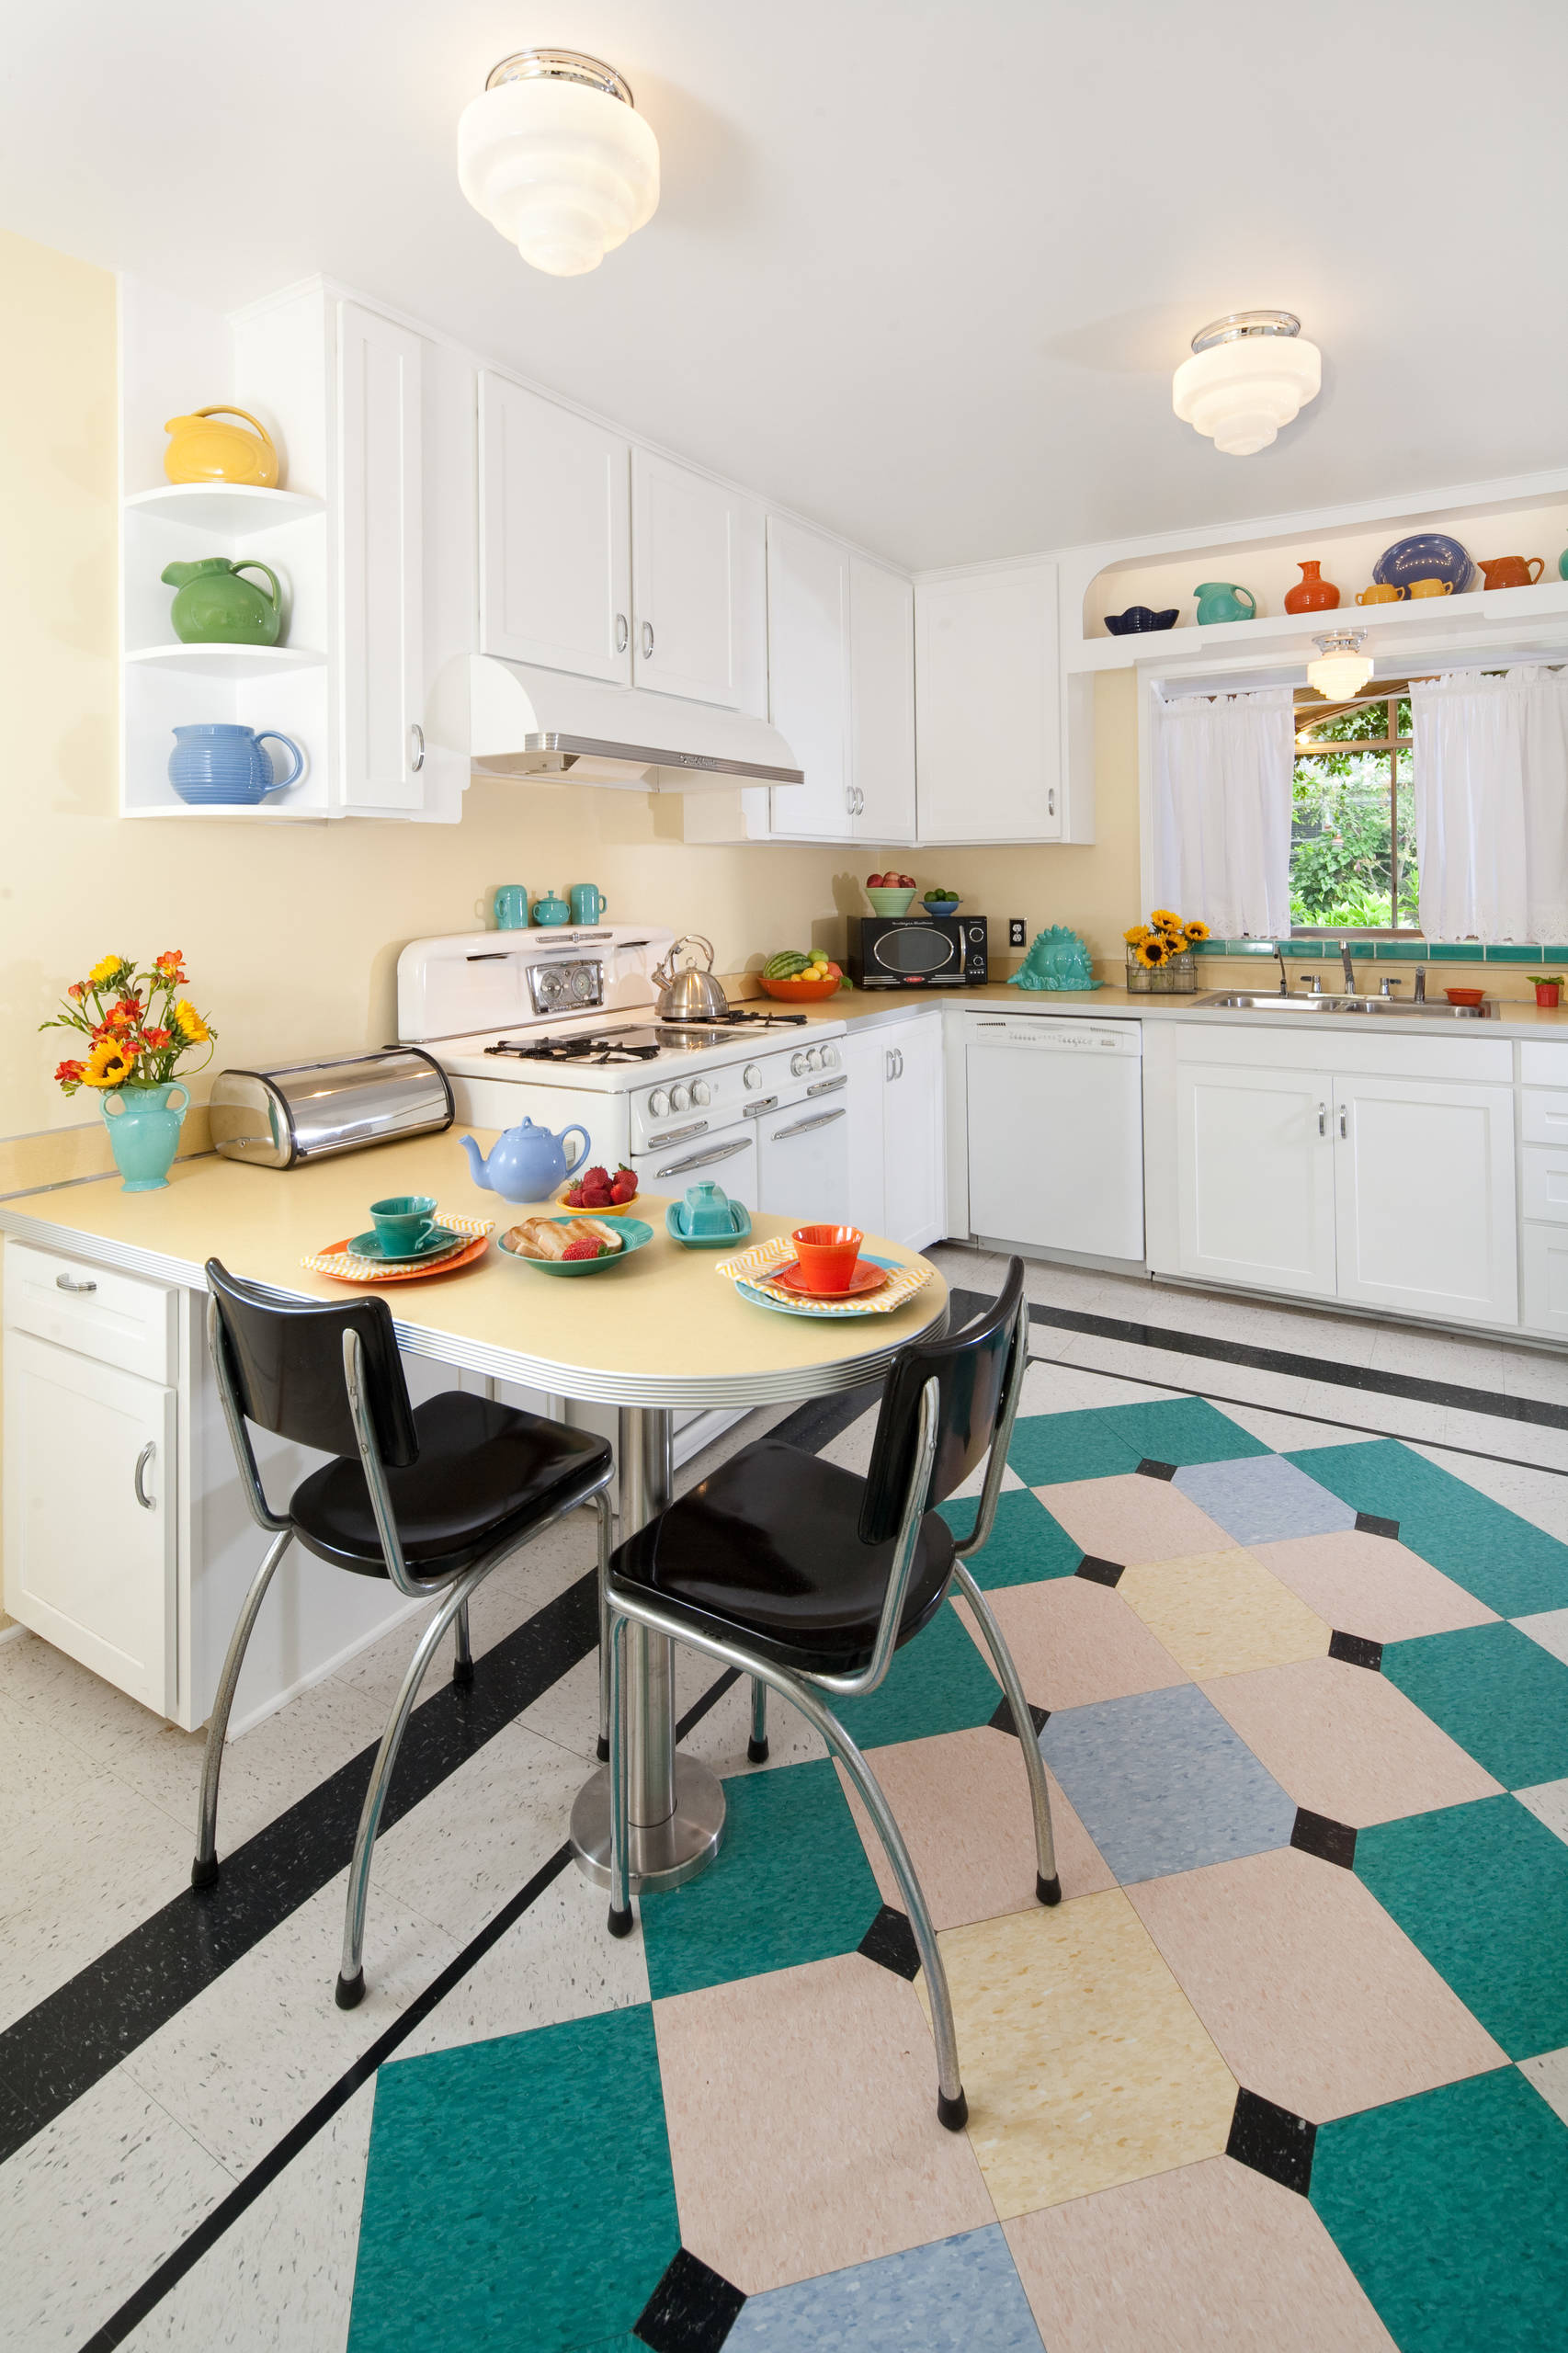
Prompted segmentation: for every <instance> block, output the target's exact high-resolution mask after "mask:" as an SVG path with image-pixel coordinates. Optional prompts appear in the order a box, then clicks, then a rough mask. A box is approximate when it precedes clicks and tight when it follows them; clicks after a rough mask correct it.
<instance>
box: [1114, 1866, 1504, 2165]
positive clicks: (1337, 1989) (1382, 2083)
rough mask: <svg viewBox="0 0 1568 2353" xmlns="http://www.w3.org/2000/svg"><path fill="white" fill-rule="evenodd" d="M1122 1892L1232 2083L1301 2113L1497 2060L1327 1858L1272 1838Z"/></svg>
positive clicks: (1442, 1987)
mask: <svg viewBox="0 0 1568 2353" xmlns="http://www.w3.org/2000/svg"><path fill="white" fill-rule="evenodd" d="M1127 1893H1128V1896H1129V1898H1130V1900H1131V1903H1132V1904H1133V1906H1134V1908H1135V1909H1136V1911H1137V1913H1138V1915H1139V1917H1140V1918H1141V1919H1142V1922H1143V1925H1144V1927H1146V1928H1147V1929H1148V1931H1149V1934H1150V1935H1151V1936H1152V1937H1153V1940H1154V1942H1155V1944H1156V1945H1157V1946H1158V1947H1159V1949H1160V1951H1161V1953H1162V1954H1163V1955H1164V1957H1165V1961H1166V1963H1167V1965H1168V1966H1169V1968H1170V1970H1171V1972H1172V1974H1173V1975H1174V1976H1175V1978H1176V1983H1177V1984H1179V1985H1180V1986H1181V1988H1182V1991H1183V1992H1184V1993H1185V1994H1186V1995H1187V1999H1188V2001H1189V2002H1190V2003H1191V2004H1192V2006H1193V2008H1194V2009H1195V2010H1196V2011H1197V2012H1198V2015H1199V2018H1201V2019H1202V2021H1203V2023H1204V2025H1205V2026H1206V2027H1207V2028H1208V2029H1209V2031H1210V2034H1211V2035H1212V2036H1213V2038H1214V2040H1215V2042H1216V2044H1217V2045H1218V2046H1219V2049H1220V2051H1221V2054H1222V2056H1223V2057H1224V2059H1225V2062H1226V2063H1227V2065H1228V2066H1229V2067H1230V2068H1231V2070H1232V2072H1233V2075H1235V2077H1236V2079H1237V2081H1238V2082H1239V2083H1241V2084H1244V2086H1246V2088H1247V2090H1248V2091H1253V2092H1257V2093H1259V2094H1261V2096H1262V2097H1263V2098H1265V2099H1270V2100H1273V2101H1274V2102H1275V2103H1276V2105H1277V2106H1278V2107H1280V2108H1288V2109H1291V2110H1292V2111H1293V2112H1294V2114H1296V2115H1297V2116H1305V2117H1307V2118H1309V2119H1310V2120H1312V2123H1314V2124H1322V2123H1325V2122H1327V2120H1329V2119H1330V2118H1331V2117H1335V2116H1349V2115H1351V2114H1353V2113H1355V2112H1356V2111H1357V2110H1358V2109H1364V2108H1377V2107H1381V2106H1382V2105H1383V2104H1384V2103H1385V2102H1386V2101H1389V2100H1395V2099H1407V2098H1409V2097H1411V2095H1412V2094H1413V2093H1415V2092H1424V2091H1430V2090H1432V2089H1433V2088H1434V2086H1437V2085H1438V2084H1449V2083H1453V2082H1456V2081H1457V2080H1458V2079H1459V2077H1460V2076H1461V2075H1479V2074H1480V2073H1481V2072H1482V2071H1483V2069H1485V2068H1489V2067H1498V2066H1501V2065H1503V2064H1504V2063H1505V2053H1504V2052H1502V2051H1500V2050H1499V2049H1498V2047H1497V2045H1496V2043H1494V2041H1493V2040H1492V2038H1491V2036H1490V2035H1489V2034H1487V2033H1485V2032H1484V2031H1483V2029H1482V2028H1481V2027H1480V2026H1479V2025H1478V2024H1477V2023H1476V2020H1475V2019H1474V2018H1472V2017H1471V2014H1470V2012H1469V2011H1468V2010H1467V2009H1466V2008H1465V2006H1464V2005H1463V2003H1462V2002H1461V2001H1460V1999H1459V1996H1458V1995H1456V1994H1453V1993H1451V1992H1450V1991H1449V1987H1448V1986H1447V1985H1446V1984H1444V1983H1443V1980H1442V1979H1441V1978H1440V1977H1439V1976H1438V1974H1437V1971H1436V1970H1435V1969H1434V1968H1433V1967H1432V1966H1431V1964H1430V1962H1428V1961H1426V1960H1424V1959H1423V1957H1422V1956H1421V1954H1420V1953H1418V1952H1417V1951H1416V1949H1415V1946H1414V1945H1413V1944H1412V1943H1411V1942H1410V1939H1409V1938H1407V1937H1406V1936H1405V1935H1404V1933H1403V1930H1402V1929H1400V1928H1398V1927H1395V1925H1394V1923H1393V1922H1392V1920H1391V1919H1390V1917H1389V1915H1388V1914H1387V1913H1386V1912H1385V1911H1384V1910H1383V1908H1382V1906H1381V1904H1380V1903H1379V1902H1378V1901H1377V1898H1376V1897H1375V1896H1374V1895H1373V1894H1372V1893H1371V1892H1370V1891H1369V1889H1368V1888H1365V1887H1363V1886H1362V1884H1361V1882H1360V1881H1359V1880H1358V1879H1357V1878H1356V1877H1355V1875H1354V1873H1353V1872H1350V1871H1347V1870H1340V1868H1339V1867H1338V1866H1337V1865H1336V1864H1335V1863H1325V1862H1322V1861H1320V1860H1319V1859H1318V1858H1317V1856H1315V1855H1305V1854H1301V1853H1299V1852H1298V1851H1297V1850H1296V1849H1295V1848H1294V1847H1276V1848H1275V1849H1274V1851H1273V1852H1272V1853H1270V1854H1266V1855H1248V1856H1245V1857H1244V1858H1243V1859H1242V1860H1241V1861H1239V1862H1234V1863H1210V1864H1209V1865H1208V1866H1206V1867H1205V1868H1204V1869H1203V1870H1195V1871H1184V1872H1182V1873H1181V1874H1180V1875H1179V1876H1177V1877H1176V1878H1173V1879H1153V1880H1144V1881H1141V1882H1140V1884H1139V1885H1138V1886H1136V1887H1130V1888H1129V1889H1128V1890H1127Z"/></svg>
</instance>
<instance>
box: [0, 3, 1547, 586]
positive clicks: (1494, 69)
mask: <svg viewBox="0 0 1568 2353" xmlns="http://www.w3.org/2000/svg"><path fill="white" fill-rule="evenodd" d="M542 43H554V44H557V45H560V46H571V47H574V48H577V49H583V50H587V51H591V52H592V53H594V54H596V55H598V56H602V57H604V58H606V59H608V61H609V62H610V63H612V64H614V65H616V66H617V67H619V70H620V71H621V72H622V73H623V74H626V75H627V77H628V78H629V80H630V81H631V85H632V87H633V90H634V92H635V94H636V98H637V104H638V108H639V110H640V111H641V112H642V113H643V114H645V115H646V116H647V118H648V120H649V121H650V122H651V123H652V125H653V129H654V131H656V133H657V135H658V139H659V144H660V148H661V151H662V155H663V173H664V195H663V201H662V203H661V205H660V208H659V210H658V212H657V213H656V214H655V216H654V218H653V222H651V223H650V224H649V226H648V227H647V228H646V229H644V230H642V232H641V233H639V234H638V235H636V236H635V237H633V238H632V239H631V241H630V243H629V244H626V245H624V246H623V247H622V248H621V249H620V251H619V253H616V254H612V255H611V256H609V258H608V261H607V262H606V263H605V264H604V266H603V267H601V268H600V269H599V270H597V271H596V272H595V273H594V274H593V275H592V276H590V277H587V278H574V279H565V280H556V279H551V278H543V277H540V275H538V274H537V273H536V272H535V271H533V270H530V269H528V268H527V267H525V266H524V265H523V263H522V262H520V261H519V260H518V258H517V256H516V254H515V253H513V252H512V251H511V249H510V248H509V247H507V246H506V244H503V243H502V241H501V239H500V238H499V237H498V236H497V235H496V233H495V232H494V230H493V229H492V228H490V227H489V226H488V224H487V223H486V222H484V221H483V220H482V219H481V218H480V216H479V215H478V214H477V213H476V212H474V211H472V210H470V208H469V206H468V205H467V204H466V203H465V202H464V200H463V199H462V197H461V196H460V193H459V190H458V187H457V181H456V177H455V173H454V166H453V155H454V132H455V125H456V121H457V117H458V114H459V112H460V109H461V108H462V107H463V105H464V104H465V103H466V101H467V99H468V98H469V97H471V96H472V94H473V93H475V92H476V91H477V90H479V89H480V88H481V87H482V86H483V79H484V75H485V74H486V72H487V71H488V70H489V68H490V66H491V65H492V64H493V63H494V62H495V60H496V59H497V58H499V57H500V56H502V55H504V54H505V53H506V51H509V50H513V49H517V48H520V47H524V46H528V45H530V44H542ZM1565 69H1568V9H1564V8H1562V7H1560V6H1553V5H1552V0H1488V5H1487V6H1484V7H1477V6H1474V0H1376V5H1375V6H1367V5H1366V0H1313V5H1312V6H1311V7H1304V6H1301V5H1300V0H1289V4H1288V5H1281V0H1252V5H1245V0H1188V4H1187V6H1173V5H1171V0H1119V5H1117V6H1089V5H1062V0H966V5H960V0H946V5H938V0H790V5H789V6H785V7H779V6H767V7H765V6H759V5H756V0H638V5H635V6H633V5H630V0H555V5H553V6H549V7H541V6H537V5H534V6H503V5H501V0H445V5H439V6H437V5H433V0H422V5H418V6H415V5H413V0H375V5H374V6H372V5H370V0H269V5H267V6H265V7H261V6H236V5H233V0H231V5H229V6H212V5H211V0H138V5H136V6H126V5H125V0H77V5H73V6H68V7H58V8H54V9H39V8H36V7H35V8H32V9H30V10H28V12H27V22H26V27H25V30H23V31H20V32H18V31H17V30H16V29H15V28H14V29H13V31H12V34H11V36H10V38H9V40H8V41H7V45H6V75H5V79H4V82H3V84H0V223H3V224H4V225H5V226H6V227H9V228H12V229H15V230H17V231H18V232H20V233H22V234H24V235H27V236H30V237H36V238H39V239H40V240H42V241H43V242H45V243H47V244H54V245H59V246H62V247H64V248H65V249H67V250H68V251H71V252H74V253H77V254H81V255H84V256H88V257H90V258H92V259H94V260H97V261H99V262H103V263H106V264H108V265H110V266H113V267H125V268H129V269H131V270H134V271H136V272H139V273H140V274H141V275H142V276H144V277H147V278H153V279H155V280H158V281H160V282H162V283H164V284H166V285H168V286H170V287H172V288H175V289H176V290H180V291H183V292H186V293H187V294H190V295H193V296H196V297H198V298H199V299H201V300H204V301H211V302H215V303H218V304H220V305H222V306H223V307H229V306H231V305H233V304H234V303H237V302H240V301H245V300H247V299H249V298H250V297H252V296H255V295H258V294H261V293H264V292H267V291H268V290H271V289H272V288H274V287H276V286H278V285H281V284H284V283H286V282H287V281H288V280H290V278H298V277H301V276H303V275H306V274H308V273H310V272H312V271H314V270H318V269H319V270H323V271H325V272H327V273H329V274H330V275H332V276H334V277H336V278H342V279H345V280H347V282H348V283H349V284H351V285H353V286H356V287H358V288H360V289H362V290H364V291H366V292H367V293H369V294H371V295H373V296H379V297H381V299H382V300H384V301H390V302H392V303H394V304H396V305H398V306H400V307H401V308H403V309H404V310H406V311H410V312H413V313H415V314H416V315H417V316H419V317H421V318H424V319H426V320H428V321H430V322H431V323H432V324H436V325H437V326H440V327H443V328H445V329H446V330H447V331H448V332H449V333H451V334H452V335H456V336H457V337H459V338H460V339H461V340H462V341H465V342H467V343H470V344H472V345H473V346H474V347H477V348H479V349H481V350H483V351H484V352H486V353H489V354H492V355H494V357H495V358H497V359H499V360H501V361H503V362H506V363H509V364H511V365H512V366H514V367H515V368H517V369H518V370H519V371H521V372H522V373H524V374H526V375H528V376H529V377H530V378H532V379H534V380H535V381H539V382H541V383H543V384H546V385H548V386H551V387H552V388H554V389H556V390H559V391H561V392H564V393H566V394H569V395H570V396H572V397H574V398H575V399H578V400H580V401H583V402H585V403H586V404H589V405H591V406H593V407H595V408H597V409H600V410H602V411H605V412H607V413H608V414H609V415H613V416H616V417H618V418H619V419H621V420H622V421H624V422H625V423H626V424H627V425H628V426H632V427H634V428H636V429H637V430H639V431H641V432H642V433H645V434H647V435H648V436H650V437H651V438H654V439H656V440H659V441H661V442H664V443H665V444H667V445H668V446H669V447H671V448H673V449H676V450H679V451H682V452H685V453H686V454H687V455H688V456H690V457H692V458H694V459H696V460H699V461H702V462H704V463H706V464H708V465H710V466H712V467H714V468H716V469H717V470H719V471H720V472H724V473H727V474H730V475H733V476H734V477H736V478H738V479H739V480H741V481H742V482H744V483H748V484H750V485H752V486H754V487H755V488H756V489H757V490H759V491H762V492H764V493H765V494H767V495H769V496H771V497H773V498H775V499H778V500H780V501H782V502H785V503H787V504H789V505H790V506H795V507H797V508H799V509H801V511H803V512H804V513H806V514H809V515H812V516H815V517H818V518H819V519H820V520H822V521H823V522H824V523H826V524H828V525H830V526H831V527H833V528H835V529H838V530H841V531H843V532H845V533H846V534H847V535H848V536H849V537H850V538H852V539H855V540H859V541H861V542H863V543H864V544H866V545H868V546H869V547H872V548H876V549H880V550H881V551H884V552H885V553H886V554H888V555H890V556H892V557H894V558H896V559H899V560H902V561H903V562H905V563H909V564H912V565H916V566H919V565H930V564H941V563H965V562H969V561H971V560H974V559H978V558H983V557H986V556H994V555H1005V554H1013V553H1019V552H1023V551H1028V550H1029V549H1034V548H1040V547H1050V546H1058V545H1062V544H1066V543H1069V542H1072V541H1074V540H1088V539H1099V538H1105V537H1110V536H1113V535H1116V534H1119V533H1122V532H1132V531H1142V530H1145V529H1174V528H1177V527H1180V526H1183V525H1187V524H1195V523H1203V522H1207V521H1209V520H1210V519H1214V520H1221V519H1229V518H1233V517H1248V516H1256V515H1267V514H1271V513H1275V512H1278V511H1279V510H1281V509H1284V508H1289V507H1296V506H1314V505H1319V504H1325V503H1330V502H1334V501H1337V500H1341V499H1351V498H1360V497H1371V496H1375V495H1378V494H1382V493H1385V492H1398V491H1400V490H1402V489H1405V488H1409V489H1416V488H1422V487H1426V486H1428V485H1432V484H1437V483H1445V482H1463V481H1473V480H1476V479H1478V478H1480V477H1483V476H1485V475H1489V474H1494V473H1506V472H1524V471H1528V470H1530V469H1533V468H1536V467H1542V466H1547V465H1552V464H1557V463H1560V462H1561V461H1562V457H1563V454H1564V449H1563V429H1562V425H1563V398H1564V393H1565V392H1568V313H1565V309H1564V303H1563V299H1562V285H1563V252H1562V239H1563V222H1564V220H1565V218H1568V205H1565V202H1564V199H1565V197H1568V137H1565V136H1564V132H1563V129H1562V102H1563V92H1564V89H1565V87H1568V70H1565ZM1260 304H1275V305H1281V306H1286V307H1289V308H1290V309H1292V310H1294V311H1296V312H1298V313H1300V315H1301V320H1302V323H1303V327H1304V331H1305V332H1306V333H1307V334H1308V335H1311V336H1312V339H1313V340H1314V341H1316V342H1318V343H1320V344H1321V346H1322V347H1323V351H1324V389H1323V392H1322V393H1321V394H1320V396H1319V398H1318V399H1317V400H1316V401H1315V402H1314V403H1313V404H1312V406H1311V407H1310V408H1308V409H1307V410H1306V411H1304V412H1303V414H1302V415H1301V418H1300V419H1299V420H1298V421H1297V423H1296V424H1295V425H1294V426H1290V427H1289V428H1288V429H1287V430H1286V432H1285V433H1284V434H1282V435H1281V437H1280V438H1279V440H1278V442H1277V443H1276V444H1275V445H1274V447H1273V448H1272V449H1268V450H1266V451H1264V452H1262V453H1261V454H1260V455H1258V456H1256V457H1253V458H1246V459H1235V458H1224V457H1221V456H1220V455H1219V454H1218V453H1217V452H1216V451H1215V450H1214V449H1212V448H1211V446H1210V444H1209V443H1207V442H1204V441H1200V440H1199V438H1198V436H1197V435H1196V434H1194V433H1193V432H1192V430H1191V429H1190V427H1188V426H1185V425H1182V424H1179V423H1178V422H1177V420H1176V418H1175V417H1174V416H1173V415H1172V413H1171V408H1170V371H1171V369H1172V368H1173V367H1174V365H1175V364H1176V361H1177V360H1178V359H1180V358H1182V357H1183V355H1184V353H1185V351H1186V348H1187V339H1188V337H1189V336H1190V335H1192V334H1193V332H1194V331H1195V330H1196V329H1197V328H1199V327H1200V326H1201V325H1202V324H1204V323H1205V322H1206V321H1207V320H1209V319H1210V318H1212V317H1213V316H1215V315H1216V314H1217V313H1221V312H1224V311H1228V310H1232V309H1237V308H1244V307H1252V306H1256V305H1260ZM200 390H201V388H200V387H199V386H193V387H192V390H191V397H192V398H193V399H195V398H196V397H198V395H199V392H200ZM1525 552H1527V553H1533V552H1535V551H1533V550H1527V551H1525ZM1541 552H1542V553H1547V554H1553V553H1555V551H1554V550H1551V551H1548V550H1542V551H1541Z"/></svg>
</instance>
